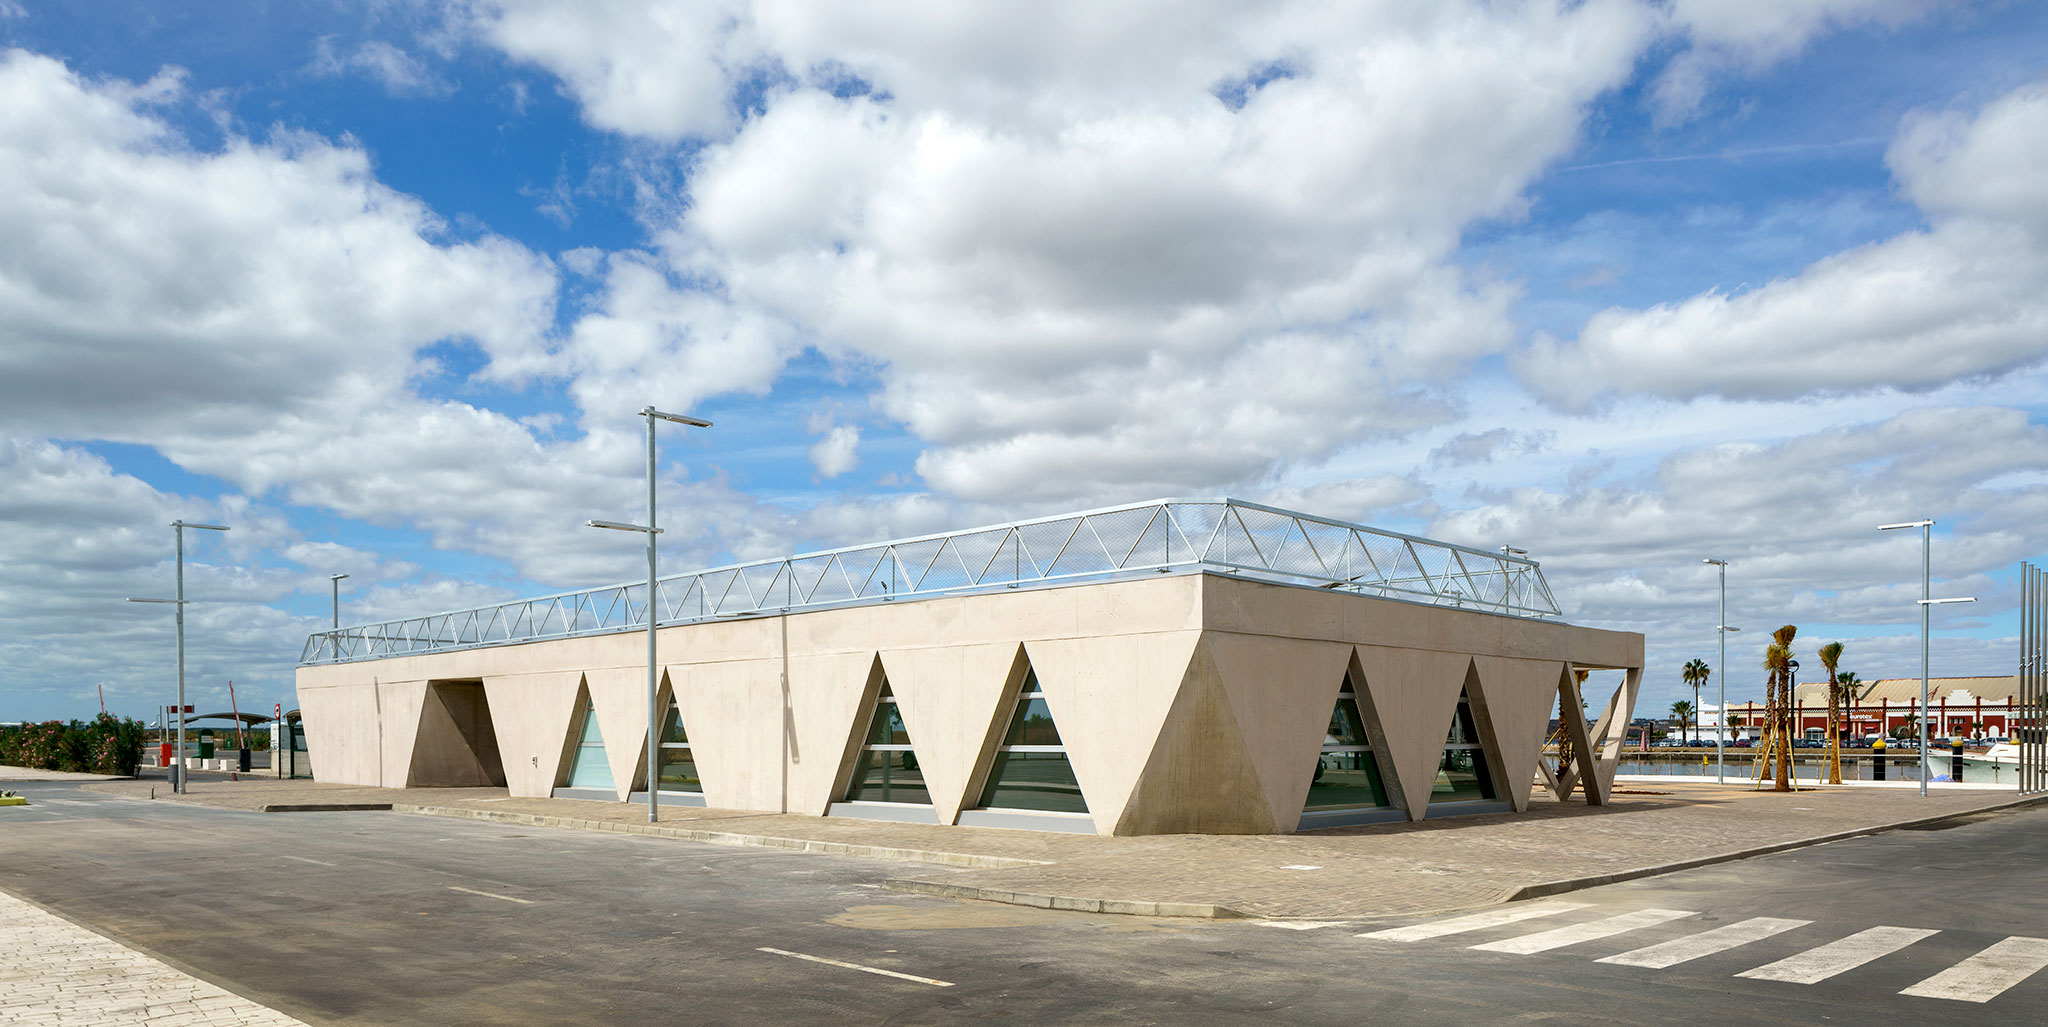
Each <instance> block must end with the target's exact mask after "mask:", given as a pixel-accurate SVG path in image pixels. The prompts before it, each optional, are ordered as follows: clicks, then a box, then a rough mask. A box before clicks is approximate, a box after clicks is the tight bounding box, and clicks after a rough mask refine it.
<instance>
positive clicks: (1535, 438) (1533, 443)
mask: <svg viewBox="0 0 2048 1027" xmlns="http://www.w3.org/2000/svg"><path fill="white" fill-rule="evenodd" d="M1555 441H1556V433H1555V432H1550V431H1533V432H1518V431H1515V430H1514V429H1512V428H1494V429H1491V430H1489V431H1483V432H1464V433H1462V434H1459V435H1456V436H1454V437H1452V438H1451V439H1449V440H1447V441H1445V442H1444V443H1443V444H1442V445H1440V446H1438V447H1436V448H1435V449H1432V450H1430V451H1429V462H1430V463H1432V464H1435V465H1439V466H1449V467H1456V466H1461V465H1465V464H1490V463H1492V462H1494V461H1495V460H1499V459H1501V458H1502V457H1509V456H1526V455H1528V454H1532V453H1540V452H1543V451H1544V450H1546V449H1549V448H1550V447H1551V445H1552V444H1554V443H1555Z"/></svg>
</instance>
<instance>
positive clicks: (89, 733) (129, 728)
mask: <svg viewBox="0 0 2048 1027" xmlns="http://www.w3.org/2000/svg"><path fill="white" fill-rule="evenodd" d="M0 764H5V765H7V766H11V767H28V768H29V769H31V770H58V771H70V772H73V773H82V774H118V775H121V776H124V777H134V776H135V773H136V769H137V768H138V767H139V766H141V764H142V722H141V721H139V720H131V719H128V718H125V717H116V716H114V715H112V714H108V713H102V714H100V715H99V716H97V717H94V718H93V719H92V720H91V721H90V722H87V721H77V720H74V721H71V722H70V723H68V724H67V723H65V722H63V721H61V720H46V721H44V722H42V723H40V724H22V725H20V726H18V727H8V728H0Z"/></svg>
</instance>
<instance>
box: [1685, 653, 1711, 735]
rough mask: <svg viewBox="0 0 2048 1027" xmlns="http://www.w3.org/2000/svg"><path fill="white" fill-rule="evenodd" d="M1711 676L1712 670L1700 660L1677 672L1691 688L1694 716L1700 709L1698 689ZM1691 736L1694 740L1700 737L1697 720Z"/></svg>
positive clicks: (1694, 721) (1694, 722)
mask: <svg viewBox="0 0 2048 1027" xmlns="http://www.w3.org/2000/svg"><path fill="white" fill-rule="evenodd" d="M1713 675H1714V670H1713V668H1711V667H1709V666H1707V661H1705V660H1700V659H1695V660H1693V661H1692V662H1691V663H1688V664H1686V665H1685V668H1684V669H1683V670H1681V671H1679V677H1681V678H1683V679H1684V680H1685V683H1686V684H1688V685H1691V686H1692V708H1693V712H1694V713H1695V714H1697V713H1698V712H1699V708H1700V688H1701V686H1703V685H1705V684H1706V683H1707V679H1708V678H1710V677H1712V676H1713ZM1692 736H1693V737H1694V738H1698V737H1699V736H1700V729H1699V720H1698V719H1697V718H1695V719H1694V720H1693V729H1692Z"/></svg>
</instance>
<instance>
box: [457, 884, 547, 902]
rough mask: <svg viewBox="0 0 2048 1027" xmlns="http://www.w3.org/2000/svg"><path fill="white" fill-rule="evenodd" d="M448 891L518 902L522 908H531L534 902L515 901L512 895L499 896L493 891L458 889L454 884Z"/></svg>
mask: <svg viewBox="0 0 2048 1027" xmlns="http://www.w3.org/2000/svg"><path fill="white" fill-rule="evenodd" d="M448 890H449V891H459V892H464V893H466V894H470V895H481V896H483V897H484V898H487V899H504V900H505V901H506V902H517V903H519V904H520V905H522V906H531V905H533V900H532V899H515V898H513V897H512V896H510V895H500V894H498V893H497V892H492V891H477V890H476V889H475V888H457V887H456V886H454V885H452V884H451V885H449V886H448Z"/></svg>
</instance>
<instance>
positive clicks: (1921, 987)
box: [1899, 938, 2048, 1002]
mask: <svg viewBox="0 0 2048 1027" xmlns="http://www.w3.org/2000/svg"><path fill="white" fill-rule="evenodd" d="M2042 967H2048V939H2042V938H2007V939H2005V940H2004V941H2001V942H1999V943H1998V944H1996V945H1993V946H1991V947H1990V948H1988V949H1985V950H1984V951H1982V952H1979V953H1977V954H1976V955H1974V956H1971V957H1970V958H1968V959H1965V960H1963V961H1962V962H1960V963H1957V964H1956V965H1954V966H1952V967H1949V968H1948V969H1946V970H1943V971H1942V972H1940V973H1938V974H1935V975H1934V976H1932V977H1929V978H1928V979H1926V980H1924V981H1921V982H1920V983H1918V984H1915V985H1913V986H1912V987H1910V988H1907V989H1906V990H1904V991H1902V992H1899V994H1901V995H1915V996H1918V997H1920V998H1948V999H1955V1000H1956V1001H1958V1002H1989V1001H1991V1000H1992V999H1995V998H1997V997H1998V996H1999V995H2000V994H2001V993H2003V992H2004V991H2005V990H2006V989H2007V988H2010V987H2012V986H2013V985H2015V984H2018V983H2019V982H2021V981H2024V980H2026V979H2027V978H2029V977H2032V976H2034V975H2035V974H2036V973H2039V972H2040V971H2041V968H2042Z"/></svg>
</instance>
